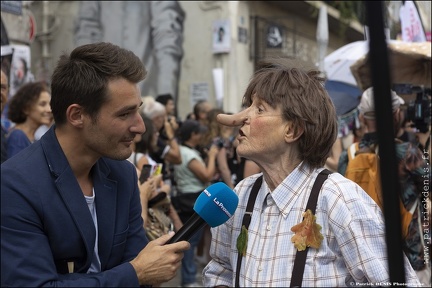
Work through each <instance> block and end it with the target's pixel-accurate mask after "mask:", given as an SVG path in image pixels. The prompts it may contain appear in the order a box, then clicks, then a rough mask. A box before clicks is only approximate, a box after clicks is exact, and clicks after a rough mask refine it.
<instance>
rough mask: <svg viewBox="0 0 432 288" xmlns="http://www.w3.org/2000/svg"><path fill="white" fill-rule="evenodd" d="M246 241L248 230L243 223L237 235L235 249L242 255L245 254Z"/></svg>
mask: <svg viewBox="0 0 432 288" xmlns="http://www.w3.org/2000/svg"><path fill="white" fill-rule="evenodd" d="M247 241H248V230H247V229H246V227H245V225H243V226H242V229H241V232H240V235H239V236H238V237H237V250H238V251H239V253H241V254H242V256H245V255H246V249H247Z"/></svg>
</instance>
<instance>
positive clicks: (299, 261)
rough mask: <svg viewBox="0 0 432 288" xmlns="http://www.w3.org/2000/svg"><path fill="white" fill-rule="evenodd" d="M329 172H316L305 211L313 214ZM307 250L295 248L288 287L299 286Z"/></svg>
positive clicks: (325, 170) (307, 248)
mask: <svg viewBox="0 0 432 288" xmlns="http://www.w3.org/2000/svg"><path fill="white" fill-rule="evenodd" d="M331 173H332V172H330V171H329V170H327V169H324V170H323V171H321V172H320V173H319V174H318V176H317V178H316V180H315V183H314V185H313V186H312V192H311V194H310V196H309V200H308V203H307V204H306V209H305V211H307V210H308V209H310V210H311V211H312V214H313V215H315V210H316V206H317V202H318V194H319V192H320V190H321V186H322V184H323V183H324V181H325V180H326V179H327V178H328V175H329V174H331ZM308 251H309V247H306V249H305V250H303V251H298V250H297V253H296V257H295V260H294V268H293V270H292V275H291V285H290V287H301V284H302V281H303V273H304V268H305V264H306V255H307V252H308Z"/></svg>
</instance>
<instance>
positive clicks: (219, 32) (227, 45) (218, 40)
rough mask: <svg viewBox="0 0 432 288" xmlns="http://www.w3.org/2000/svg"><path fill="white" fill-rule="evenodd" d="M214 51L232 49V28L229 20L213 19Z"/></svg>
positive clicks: (221, 51) (216, 52)
mask: <svg viewBox="0 0 432 288" xmlns="http://www.w3.org/2000/svg"><path fill="white" fill-rule="evenodd" d="M212 34H213V53H214V54H218V53H228V52H230V50H231V30H230V21H229V20H221V19H219V20H215V21H213V33H212Z"/></svg>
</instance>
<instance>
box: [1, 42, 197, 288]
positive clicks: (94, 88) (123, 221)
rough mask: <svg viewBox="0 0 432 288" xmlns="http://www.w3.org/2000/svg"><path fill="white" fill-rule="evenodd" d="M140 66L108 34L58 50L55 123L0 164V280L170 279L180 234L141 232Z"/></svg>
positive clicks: (181, 246) (88, 282) (130, 282)
mask: <svg viewBox="0 0 432 288" xmlns="http://www.w3.org/2000/svg"><path fill="white" fill-rule="evenodd" d="M145 75H146V70H145V68H144V66H143V64H142V63H141V61H140V59H139V58H138V57H136V56H135V55H134V54H133V53H132V52H130V51H127V50H125V49H122V48H120V47H118V46H115V45H113V44H110V43H96V44H89V45H84V46H80V47H77V48H76V49H74V50H73V51H72V53H71V54H70V56H67V55H63V56H61V58H60V60H59V62H58V65H57V67H56V69H55V71H54V73H53V76H52V81H51V82H52V84H51V89H52V91H51V92H52V94H51V95H52V98H51V102H50V103H51V108H52V112H53V116H54V121H55V124H54V125H53V126H52V127H51V128H50V130H49V131H48V132H47V133H46V134H45V135H44V136H43V137H42V138H41V139H40V140H39V141H37V142H35V143H33V144H32V145H31V146H30V147H28V148H27V149H24V150H23V151H21V152H20V153H19V154H17V155H15V156H14V157H11V158H10V159H9V160H7V161H6V162H4V163H3V164H2V165H1V286H2V287H3V286H19V287H24V286H31V287H36V286H74V287H78V286H87V287H97V286H117V287H126V286H127V287H133V286H139V285H154V284H160V283H163V282H165V281H168V280H170V279H172V278H173V277H174V276H175V274H176V271H177V269H178V268H179V267H180V263H181V259H182V257H183V251H185V250H187V249H189V247H190V246H189V243H188V242H186V241H181V242H178V243H174V244H169V245H164V244H165V243H166V242H167V241H168V240H169V239H170V238H171V236H172V235H171V234H167V235H164V236H162V237H160V238H159V239H156V240H154V241H151V242H148V240H147V238H146V236H145V231H144V228H143V220H142V218H141V205H140V198H139V197H140V191H139V187H138V184H137V183H138V179H137V173H136V169H135V168H134V166H133V164H131V163H129V162H128V161H125V160H124V159H126V158H128V157H129V156H130V154H131V153H132V148H131V144H132V142H133V139H134V138H135V136H136V135H137V134H142V133H144V132H145V126H144V123H143V120H142V118H141V116H140V115H139V113H138V110H139V107H140V106H141V103H142V102H141V94H140V89H139V86H138V83H139V82H140V81H142V80H143V79H144V78H145Z"/></svg>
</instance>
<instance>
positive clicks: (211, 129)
mask: <svg viewBox="0 0 432 288" xmlns="http://www.w3.org/2000/svg"><path fill="white" fill-rule="evenodd" d="M220 113H224V111H223V110H222V109H219V108H213V109H212V110H210V111H209V112H208V117H207V120H208V126H207V127H208V130H207V133H206V134H205V135H204V137H203V144H202V145H203V147H206V148H207V149H209V148H210V147H211V146H212V145H213V144H215V145H216V146H218V147H219V152H218V155H217V156H216V175H215V178H214V179H213V180H212V182H213V183H215V182H220V181H222V182H224V183H225V184H226V185H228V187H230V188H231V189H232V188H234V184H233V181H232V175H231V170H230V168H229V166H228V157H232V155H228V153H230V152H231V150H232V149H231V148H232V143H231V141H230V137H231V134H232V133H233V130H234V129H233V128H232V127H227V126H223V125H221V124H219V123H218V122H217V121H216V116H217V115H218V114H220ZM204 161H206V159H204Z"/></svg>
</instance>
